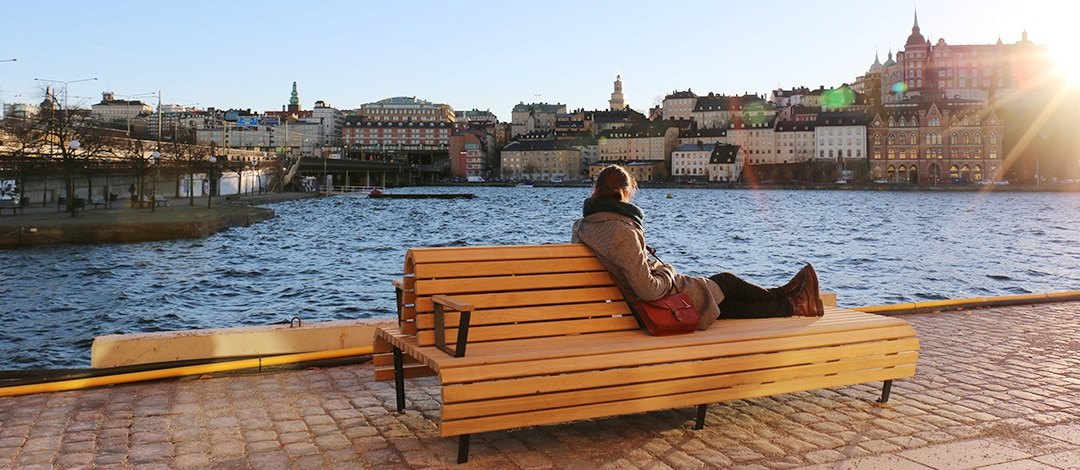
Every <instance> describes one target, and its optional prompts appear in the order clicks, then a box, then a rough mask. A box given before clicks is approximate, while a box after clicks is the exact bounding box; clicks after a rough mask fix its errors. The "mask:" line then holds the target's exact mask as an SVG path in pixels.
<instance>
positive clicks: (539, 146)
mask: <svg viewBox="0 0 1080 470" xmlns="http://www.w3.org/2000/svg"><path fill="white" fill-rule="evenodd" d="M500 159H501V162H500V163H501V165H500V166H501V168H502V178H503V179H508V180H513V181H519V180H532V181H550V182H562V181H570V180H576V179H579V178H581V176H582V175H583V170H584V167H583V166H582V160H581V151H580V150H578V149H577V148H576V147H574V146H572V145H570V144H569V143H567V142H566V141H562V140H555V139H548V140H521V141H514V142H511V143H510V144H509V145H507V146H506V147H503V149H502V152H501V156H500Z"/></svg>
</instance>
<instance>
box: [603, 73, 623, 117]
mask: <svg viewBox="0 0 1080 470" xmlns="http://www.w3.org/2000/svg"><path fill="white" fill-rule="evenodd" d="M626 108H627V105H626V99H625V98H624V97H623V89H622V75H616V76H615V89H614V91H612V92H611V99H610V100H608V109H609V110H611V111H620V110H623V109H626Z"/></svg>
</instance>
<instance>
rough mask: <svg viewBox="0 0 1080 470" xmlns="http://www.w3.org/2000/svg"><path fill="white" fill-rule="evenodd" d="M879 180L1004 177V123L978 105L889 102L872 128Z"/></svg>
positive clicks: (928, 100) (970, 102) (926, 99)
mask: <svg viewBox="0 0 1080 470" xmlns="http://www.w3.org/2000/svg"><path fill="white" fill-rule="evenodd" d="M867 132H868V139H869V152H870V173H871V177H872V178H873V179H884V180H888V181H896V182H912V183H938V182H950V181H955V182H961V181H994V180H999V179H1001V178H1002V164H1003V159H1004V154H1003V140H1004V139H1003V137H1004V132H1005V126H1004V123H1003V122H1002V121H1001V119H1000V118H999V117H998V115H997V111H995V109H994V108H991V107H987V106H984V105H983V104H982V102H980V101H977V100H962V99H944V98H940V99H933V97H931V96H928V95H924V96H922V97H920V98H918V99H909V100H907V101H904V102H900V103H887V104H884V105H882V106H880V107H878V108H876V109H875V110H874V111H873V115H872V117H871V118H870V122H869V124H868V129H867Z"/></svg>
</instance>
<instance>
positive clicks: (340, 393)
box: [0, 302, 1080, 470]
mask: <svg viewBox="0 0 1080 470" xmlns="http://www.w3.org/2000/svg"><path fill="white" fill-rule="evenodd" d="M904 318H905V319H906V320H908V321H910V322H911V323H912V325H914V327H915V329H916V330H917V331H918V333H919V336H920V338H921V341H922V352H921V356H920V359H919V364H918V371H917V374H916V376H915V377H913V378H911V379H906V380H899V381H897V382H896V383H895V385H894V387H893V391H892V398H891V400H890V402H889V403H887V404H878V403H876V402H875V399H876V398H877V397H878V395H879V393H880V390H879V387H880V384H878V383H872V384H865V385H858V386H851V387H838V388H833V389H825V390H817V391H812V392H802V393H793V394H786V395H779V396H774V397H767V398H760V399H753V400H739V401H734V402H726V403H719V404H714V405H711V406H709V412H708V417H707V420H706V427H705V429H703V430H700V431H694V430H692V429H691V427H692V425H693V420H694V411H695V410H694V409H690V408H686V409H676V410H669V411H660V412H652V413H644V414H634V415H628V416H621V417H616V418H608V419H597V420H591V421H583V422H574V423H568V424H561V425H552V426H541V427H534V428H526V429H520V430H514V431H503V432H490V433H483V434H478V435H475V436H473V439H472V452H471V456H470V461H469V463H468V464H465V465H461V466H458V465H457V464H456V463H455V461H456V460H455V459H456V455H457V452H456V451H457V439H456V438H442V437H439V435H438V430H437V428H436V425H435V423H434V421H432V420H431V419H430V418H431V417H432V416H433V415H435V414H437V413H438V405H437V399H438V396H437V394H438V389H437V387H435V382H434V381H433V380H432V379H430V378H427V379H413V380H409V381H407V382H406V384H407V388H408V394H407V397H408V408H407V410H406V412H405V413H404V414H398V413H396V412H395V411H394V390H393V384H392V383H384V382H375V381H373V379H372V377H373V372H372V367H371V365H370V363H366V362H365V363H357V364H346V365H335V366H332V367H309V368H306V369H301V370H289V371H271V372H262V373H254V372H250V373H239V374H228V375H213V376H199V377H189V378H183V379H174V380H165V381H157V382H146V383H136V384H128V385H117V386H112V387H105V388H95V389H85V390H79V391H69V392H58V393H46V394H36V395H23V396H15V397H5V398H0V468H20V469H35V468H41V469H51V468H64V469H69V468H105V469H108V468H160V469H184V468H214V469H260V470H261V469H277V468H281V469H286V468H299V469H322V468H341V469H354V468H379V469H382V468H390V469H394V468H399V469H414V468H416V469H419V468H457V467H461V468H477V469H506V468H510V469H533V468H553V469H598V468H608V469H621V468H648V469H663V468H675V469H693V468H746V469H772V468H781V469H786V468H811V469H832V468H848V469H873V470H880V469H884V468H887V469H963V468H988V469H994V468H1000V469H1006V468H1008V469H1012V468H1024V469H1055V468H1056V469H1068V468H1080V411H1078V410H1080V373H1078V372H1077V371H1078V370H1080V302H1064V303H1048V304H1039V305H1020V306H1009V307H997V308H991V309H982V310H970V311H950V312H942V313H924V314H915V315H906V316H904Z"/></svg>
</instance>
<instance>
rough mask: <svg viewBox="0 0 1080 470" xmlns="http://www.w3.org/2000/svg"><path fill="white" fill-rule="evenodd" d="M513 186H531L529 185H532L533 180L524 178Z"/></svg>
mask: <svg viewBox="0 0 1080 470" xmlns="http://www.w3.org/2000/svg"><path fill="white" fill-rule="evenodd" d="M514 186H517V187H519V188H531V187H533V182H532V181H529V180H524V181H521V182H519V183H518V184H516V185H514Z"/></svg>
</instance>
